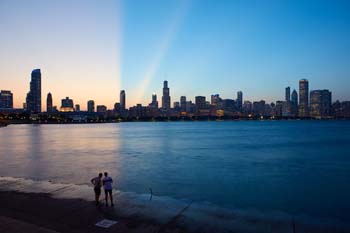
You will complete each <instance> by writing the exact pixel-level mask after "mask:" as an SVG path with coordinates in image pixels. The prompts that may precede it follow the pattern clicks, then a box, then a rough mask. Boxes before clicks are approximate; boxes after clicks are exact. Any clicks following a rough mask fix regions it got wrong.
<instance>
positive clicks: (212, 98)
mask: <svg viewBox="0 0 350 233" xmlns="http://www.w3.org/2000/svg"><path fill="white" fill-rule="evenodd" d="M220 100H221V99H220V95H219V94H213V95H211V96H210V104H212V105H214V106H217V105H218V104H219V102H220Z"/></svg>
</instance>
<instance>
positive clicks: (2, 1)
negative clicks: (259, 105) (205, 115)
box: [0, 0, 350, 110]
mask: <svg viewBox="0 0 350 233" xmlns="http://www.w3.org/2000/svg"><path fill="white" fill-rule="evenodd" d="M0 28H1V36H0V51H1V52H0V61H1V62H0V90H11V91H12V92H13V94H14V105H15V106H14V107H17V108H20V107H22V103H23V102H25V96H26V93H27V92H28V90H29V82H30V73H31V71H32V70H33V69H35V68H40V69H41V72H42V95H43V96H42V98H43V110H45V109H46V104H45V100H46V95H47V93H48V92H51V93H52V95H53V100H54V105H57V106H60V100H61V99H62V98H65V97H66V96H69V97H70V98H72V99H73V100H74V104H80V105H81V109H83V110H84V109H86V102H87V101H88V100H89V99H93V100H95V103H96V104H97V105H100V104H104V105H106V106H107V107H108V108H112V107H113V104H114V103H115V102H119V92H120V90H121V89H125V90H126V96H127V106H132V105H134V104H136V103H142V104H148V103H149V102H151V95H152V93H153V92H155V93H156V94H157V95H158V101H161V96H162V82H163V80H165V79H166V80H168V82H169V87H170V95H171V102H174V101H179V99H180V96H182V95H185V96H187V98H188V99H192V100H193V101H194V96H196V95H205V96H207V98H208V99H209V97H210V95H211V94H216V93H219V94H220V95H221V97H223V98H236V92H237V91H243V97H244V100H247V99H248V100H260V99H265V100H266V101H268V102H271V101H276V100H281V99H282V100H283V98H284V88H285V87H286V86H290V87H291V89H292V90H293V89H294V88H295V89H298V80H299V79H302V78H307V79H309V81H310V90H313V89H330V90H331V91H332V92H333V100H336V99H339V100H350V91H349V90H350V1H347V0H346V1H331V0H330V1H322V0H315V1H312V0H310V1H297V0H296V1H294V0H293V1H292V0H290V1H282V0H280V1H278V0H276V1H261V0H257V1H252V0H242V1H238V0H234V1H233V0H220V1H215V0H193V1H180V0H159V1H153V0H128V1H126V0H125V1H117V0H115V1H112V0H94V1H92V0H91V1H88V0H56V1H54V0H52V1H48V0H31V1H27V0H0Z"/></svg>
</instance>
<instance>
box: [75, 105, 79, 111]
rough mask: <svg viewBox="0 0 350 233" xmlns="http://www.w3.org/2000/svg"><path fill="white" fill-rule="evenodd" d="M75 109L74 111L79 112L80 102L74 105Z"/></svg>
mask: <svg viewBox="0 0 350 233" xmlns="http://www.w3.org/2000/svg"><path fill="white" fill-rule="evenodd" d="M75 111H76V112H80V104H76V105H75Z"/></svg>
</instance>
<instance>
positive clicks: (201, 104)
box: [195, 96, 207, 111]
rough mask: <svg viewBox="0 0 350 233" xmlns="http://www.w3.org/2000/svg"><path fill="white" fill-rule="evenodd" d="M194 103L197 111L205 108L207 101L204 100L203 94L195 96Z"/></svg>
mask: <svg viewBox="0 0 350 233" xmlns="http://www.w3.org/2000/svg"><path fill="white" fill-rule="evenodd" d="M195 104H196V109H197V111H199V110H201V109H206V106H207V102H206V101H205V96H196V97H195Z"/></svg>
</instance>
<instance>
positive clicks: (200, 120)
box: [0, 118, 350, 128]
mask: <svg viewBox="0 0 350 233" xmlns="http://www.w3.org/2000/svg"><path fill="white" fill-rule="evenodd" d="M247 121H249V122H251V121H259V122H261V121H268V122H269V121H282V122H285V121H303V122H305V121H310V122H313V121H350V118H337V119H335V118H332V119H313V118H307V119H301V118H295V119H294V118H288V119H270V118H264V119H255V118H254V119H253V118H252V119H250V118H238V119H185V120H184V119H161V120H159V119H158V120H152V119H137V120H136V119H129V120H120V121H103V122H37V121H32V122H28V121H7V122H6V123H5V122H0V128H2V127H6V126H8V125H88V124H117V123H138V122H145V123H147V122H148V123H155V122H247Z"/></svg>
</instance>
